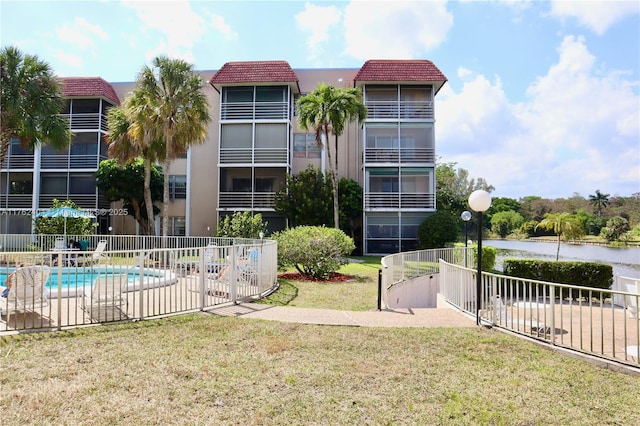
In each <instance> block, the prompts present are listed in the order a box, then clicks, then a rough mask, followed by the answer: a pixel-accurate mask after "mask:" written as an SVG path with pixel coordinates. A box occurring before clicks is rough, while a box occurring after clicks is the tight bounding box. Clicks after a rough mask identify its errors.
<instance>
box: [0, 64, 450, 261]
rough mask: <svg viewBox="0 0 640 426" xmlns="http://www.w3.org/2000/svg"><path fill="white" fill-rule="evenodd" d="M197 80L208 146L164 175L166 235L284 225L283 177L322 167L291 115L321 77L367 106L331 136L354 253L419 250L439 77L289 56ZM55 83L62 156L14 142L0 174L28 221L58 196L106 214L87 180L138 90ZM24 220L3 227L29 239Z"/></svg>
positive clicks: (116, 220)
mask: <svg viewBox="0 0 640 426" xmlns="http://www.w3.org/2000/svg"><path fill="white" fill-rule="evenodd" d="M199 74H200V76H201V77H202V78H203V80H205V81H207V82H208V83H209V84H208V85H206V86H205V87H204V89H203V90H204V91H205V93H206V95H207V99H208V101H209V105H210V109H211V118H212V120H211V122H210V124H209V128H208V136H207V139H206V141H205V143H203V144H201V145H197V146H193V147H192V148H191V149H190V150H189V152H188V153H187V155H186V156H185V157H184V158H179V159H177V160H175V161H174V162H173V163H172V166H171V170H169V171H168V172H169V173H170V182H171V188H170V194H171V200H172V201H171V203H170V208H169V216H170V225H169V226H170V229H169V230H168V231H169V234H170V235H213V234H214V233H215V230H216V227H217V223H218V221H219V220H220V219H221V218H222V217H224V216H227V215H230V214H232V213H233V212H236V211H249V212H252V213H260V214H261V215H262V217H263V219H264V220H265V221H267V222H268V224H269V229H270V230H271V231H275V230H280V229H284V228H285V227H286V226H287V221H286V219H285V218H284V217H281V216H279V215H277V214H276V213H275V211H274V200H275V194H276V193H277V192H278V191H280V190H281V189H284V188H285V186H286V177H287V175H288V174H296V173H298V172H300V171H302V170H304V169H306V168H307V167H308V166H309V165H311V166H313V167H316V168H319V169H322V170H324V169H325V168H326V159H325V155H324V151H323V150H321V149H319V148H318V146H317V144H316V142H315V137H314V135H313V134H312V133H309V132H306V131H303V130H301V129H300V128H299V127H298V124H297V121H296V111H295V101H296V99H297V98H298V97H299V96H301V95H304V94H306V93H309V92H311V91H312V90H313V89H315V88H316V87H317V86H318V84H319V83H321V82H325V83H328V84H331V85H333V86H335V87H358V88H360V89H361V90H362V92H363V95H364V98H363V99H364V103H365V105H366V106H367V108H368V117H367V119H366V120H365V121H364V122H362V123H352V124H349V125H348V126H347V127H346V128H345V131H344V132H343V134H342V135H340V136H339V138H338V139H337V143H336V142H334V141H330V143H336V147H333V148H334V149H337V151H335V152H336V155H337V162H338V176H339V177H347V178H350V179H354V180H355V181H357V182H358V183H359V184H360V185H361V186H362V188H363V191H364V194H363V200H364V201H363V216H362V226H361V227H360V229H361V230H360V231H359V232H358V234H359V235H357V238H356V240H357V241H358V243H359V246H360V247H361V248H362V251H363V253H365V254H388V253H395V252H398V251H407V250H411V249H413V248H415V246H416V242H417V229H418V225H419V224H420V223H421V222H422V221H423V220H424V219H425V218H426V217H428V216H429V215H430V214H431V213H433V212H434V211H435V206H436V204H435V166H436V164H435V161H436V154H435V152H436V151H435V138H434V126H435V115H434V99H435V96H436V94H437V92H438V91H439V90H440V88H441V87H442V86H443V85H444V84H445V82H446V81H447V79H446V77H445V76H444V75H443V74H442V73H441V72H440V70H439V69H438V68H437V67H436V66H435V65H434V64H433V63H432V62H430V61H427V60H370V61H367V62H365V64H363V66H362V67H361V68H359V69H295V70H294V69H292V68H291V67H290V65H289V64H288V63H287V62H286V61H247V62H229V63H226V64H225V65H224V66H223V67H222V68H220V70H217V71H202V72H199ZM88 81H93V82H94V84H96V85H97V83H98V82H99V83H100V90H97V88H94V90H88V89H87V88H86V87H84V86H82V87H83V90H80V89H79V87H80V86H79V84H80V82H84V84H85V86H87V85H88ZM63 84H64V86H65V96H66V97H67V98H68V99H69V109H68V111H65V114H68V116H69V122H70V128H71V130H72V131H73V132H74V133H75V136H74V140H73V144H72V145H71V148H70V149H69V151H68V152H65V153H50V152H48V149H47V148H46V147H43V148H41V149H38V150H36V152H34V153H25V152H22V151H20V149H19V146H18V147H17V148H15V149H14V145H12V151H11V152H10V154H9V157H8V159H7V161H5V162H4V163H3V164H2V169H1V170H0V178H1V179H2V180H1V182H2V188H1V190H0V195H1V197H2V200H1V201H0V211H1V210H5V211H8V210H9V209H29V210H30V211H32V212H33V213H34V214H35V213H37V211H39V210H43V209H46V208H49V207H50V203H51V199H52V198H54V196H55V197H57V198H61V199H65V196H66V197H68V198H69V199H72V200H73V201H74V202H76V203H77V204H78V205H80V206H81V207H83V208H92V209H94V208H105V207H108V206H105V203H104V202H103V201H102V199H101V197H100V194H99V193H98V192H97V191H96V189H95V178H93V177H92V173H93V172H95V170H97V166H98V163H99V161H100V160H101V159H104V158H106V145H105V141H104V135H105V133H106V120H105V111H106V109H107V108H108V107H109V106H112V105H116V104H118V103H119V99H124V98H126V96H127V94H128V93H129V92H130V91H131V90H132V89H133V87H134V83H133V82H129V83H111V84H108V83H106V82H104V80H101V79H63ZM73 88H75V89H73ZM332 139H333V138H332ZM52 156H54V157H52ZM54 158H55V160H56V161H53V160H54ZM43 179H44V180H43ZM92 179H93V180H92ZM34 182H37V184H33V183H34ZM65 185H66V187H65ZM90 187H91V188H92V192H91V194H89V192H90V191H89V189H90ZM30 191H32V195H29V194H28V193H29V192H30ZM36 194H38V195H36ZM99 220H101V221H102V222H101V229H102V228H103V227H108V226H111V227H113V229H114V231H115V232H118V233H136V232H137V229H136V225H135V222H134V221H133V220H132V219H131V218H128V217H124V216H117V217H115V216H111V217H109V216H106V217H100V219H99ZM157 222H158V226H159V223H160V221H159V220H158V221H157ZM29 224H30V218H22V219H15V218H14V217H13V216H11V215H8V214H7V215H5V217H4V222H2V223H0V230H1V231H2V232H8V233H20V232H29V231H30V225H29Z"/></svg>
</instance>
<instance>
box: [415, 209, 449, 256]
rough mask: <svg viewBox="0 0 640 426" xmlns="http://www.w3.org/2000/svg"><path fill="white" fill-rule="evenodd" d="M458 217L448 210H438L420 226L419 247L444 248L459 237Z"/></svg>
mask: <svg viewBox="0 0 640 426" xmlns="http://www.w3.org/2000/svg"><path fill="white" fill-rule="evenodd" d="M458 220H459V219H458V217H457V216H454V215H452V214H451V212H449V211H446V210H438V211H437V212H435V213H434V214H432V215H431V216H429V217H428V218H426V219H425V220H424V221H423V222H422V223H421V224H420V226H419V227H418V248H419V249H432V248H442V247H444V246H445V244H447V243H452V242H454V241H456V240H457V239H458V228H459V222H458Z"/></svg>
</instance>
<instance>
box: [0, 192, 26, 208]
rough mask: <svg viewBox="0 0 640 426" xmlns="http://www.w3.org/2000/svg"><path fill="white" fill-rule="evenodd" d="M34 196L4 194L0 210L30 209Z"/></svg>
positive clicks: (0, 196) (0, 202) (0, 197)
mask: <svg viewBox="0 0 640 426" xmlns="http://www.w3.org/2000/svg"><path fill="white" fill-rule="evenodd" d="M32 199H33V195H31V194H9V195H6V194H2V195H0V208H2V209H30V208H31V201H32Z"/></svg>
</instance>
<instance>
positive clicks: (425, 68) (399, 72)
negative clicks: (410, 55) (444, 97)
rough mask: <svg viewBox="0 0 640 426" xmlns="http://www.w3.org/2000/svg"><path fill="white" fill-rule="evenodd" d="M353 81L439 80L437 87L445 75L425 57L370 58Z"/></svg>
mask: <svg viewBox="0 0 640 426" xmlns="http://www.w3.org/2000/svg"><path fill="white" fill-rule="evenodd" d="M354 81H356V82H358V81H361V82H365V81H378V82H379V81H389V82H392V81H431V82H439V83H440V84H439V85H437V86H438V89H439V88H440V87H442V85H444V83H445V82H446V81H447V77H445V76H444V74H442V72H441V71H440V70H439V69H438V67H436V66H435V65H434V64H433V62H431V61H428V60H426V59H406V60H402V59H371V60H368V61H367V62H365V63H364V65H363V66H362V68H360V71H358V74H356V76H355V78H354Z"/></svg>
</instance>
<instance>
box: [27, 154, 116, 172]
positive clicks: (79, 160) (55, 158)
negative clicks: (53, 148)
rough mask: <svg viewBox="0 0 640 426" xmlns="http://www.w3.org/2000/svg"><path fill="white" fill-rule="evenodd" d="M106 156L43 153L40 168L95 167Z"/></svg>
mask: <svg viewBox="0 0 640 426" xmlns="http://www.w3.org/2000/svg"><path fill="white" fill-rule="evenodd" d="M105 159H106V157H103V156H100V157H98V156H97V155H95V154H92V155H75V154H72V155H67V154H60V155H43V156H42V158H41V160H40V161H41V163H40V168H41V169H97V168H98V165H99V163H100V161H102V160H105Z"/></svg>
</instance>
